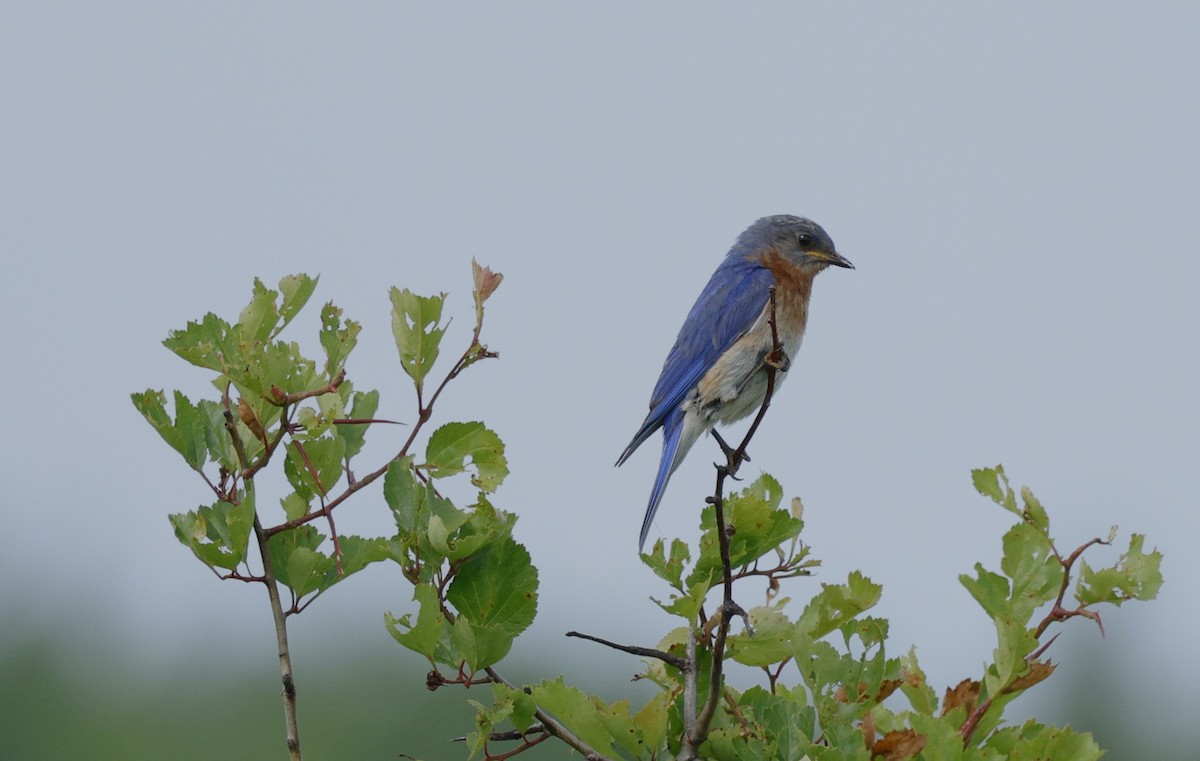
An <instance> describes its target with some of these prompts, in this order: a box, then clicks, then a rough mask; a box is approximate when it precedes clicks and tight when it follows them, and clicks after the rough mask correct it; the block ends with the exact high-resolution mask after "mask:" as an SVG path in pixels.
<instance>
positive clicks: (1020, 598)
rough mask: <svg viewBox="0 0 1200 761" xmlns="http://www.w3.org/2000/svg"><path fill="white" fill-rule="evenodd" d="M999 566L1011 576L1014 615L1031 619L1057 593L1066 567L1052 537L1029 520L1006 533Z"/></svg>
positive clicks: (1021, 618)
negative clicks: (1051, 539)
mask: <svg viewBox="0 0 1200 761" xmlns="http://www.w3.org/2000/svg"><path fill="white" fill-rule="evenodd" d="M1000 569H1001V570H1002V571H1004V573H1005V574H1006V575H1007V576H1008V577H1009V578H1010V579H1012V592H1011V596H1012V597H1011V599H1012V607H1011V610H1012V614H1013V615H1014V616H1016V617H1017V618H1018V619H1020V620H1021V621H1028V620H1029V618H1030V616H1032V615H1033V611H1034V610H1035V609H1036V608H1038V607H1039V606H1040V605H1042V604H1044V603H1047V602H1049V601H1051V600H1053V599H1054V598H1055V597H1056V596H1057V595H1058V590H1059V587H1061V585H1062V582H1063V573H1064V571H1063V568H1062V564H1061V563H1060V562H1059V560H1058V556H1057V555H1055V554H1054V548H1053V547H1052V546H1051V545H1050V540H1049V539H1048V538H1047V537H1046V535H1045V534H1043V533H1042V532H1041V531H1039V530H1038V529H1036V528H1034V527H1033V526H1032V525H1031V524H1028V523H1018V524H1017V525H1015V526H1013V527H1012V528H1011V529H1009V531H1008V532H1007V533H1006V534H1005V535H1004V558H1003V559H1002V560H1001V561H1000Z"/></svg>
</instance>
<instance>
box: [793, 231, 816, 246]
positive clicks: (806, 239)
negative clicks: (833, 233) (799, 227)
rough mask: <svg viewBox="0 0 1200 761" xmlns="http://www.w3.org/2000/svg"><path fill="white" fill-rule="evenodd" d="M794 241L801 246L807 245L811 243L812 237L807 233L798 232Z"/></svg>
mask: <svg viewBox="0 0 1200 761" xmlns="http://www.w3.org/2000/svg"><path fill="white" fill-rule="evenodd" d="M796 242H797V243H799V244H800V246H801V247H808V246H811V245H812V242H813V237H812V236H811V235H809V234H808V233H800V234H799V235H798V236H796Z"/></svg>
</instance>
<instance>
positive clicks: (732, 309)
mask: <svg viewBox="0 0 1200 761" xmlns="http://www.w3.org/2000/svg"><path fill="white" fill-rule="evenodd" d="M774 282H775V278H774V275H773V274H772V273H771V271H770V270H769V269H767V268H766V267H765V266H763V265H762V264H761V263H760V262H758V261H753V260H750V259H747V258H745V257H741V256H731V257H728V258H726V259H725V260H724V261H723V262H721V265H720V266H719V267H717V270H716V272H714V273H713V276H712V278H711V279H710V280H709V281H708V285H706V286H705V287H704V290H703V291H701V293H700V297H699V298H698V299H696V303H695V304H694V305H693V306H692V311H690V312H689V313H688V316H687V319H686V320H685V321H684V323H683V328H681V329H680V331H679V336H678V337H677V338H676V339H675V345H674V346H673V347H672V348H671V352H670V353H669V354H668V355H667V360H666V362H664V363H663V370H662V375H660V376H659V377H658V383H657V384H656V385H655V387H654V393H653V394H652V395H651V397H650V414H649V415H647V416H646V420H645V421H644V422H643V423H642V427H641V428H640V429H638V432H637V434H635V435H634V437H633V440H632V441H631V442H629V446H628V447H626V448H625V451H624V452H623V453H622V454H621V458H620V459H619V460H618V461H617V464H618V465H620V464H621V463H622V462H624V461H625V460H626V459H627V458H628V457H629V455H631V454H633V451H634V450H635V449H637V448H638V446H640V445H641V444H642V442H644V441H645V440H646V439H648V438H650V436H651V435H652V434H653V433H654V432H655V431H657V430H658V429H659V428H661V427H662V425H663V422H664V421H665V420H666V418H667V416H668V415H669V414H670V413H671V411H672V410H674V409H676V408H677V407H678V406H679V405H680V404H681V403H682V402H683V400H684V397H685V396H687V393H688V392H689V391H691V390H692V389H693V388H695V386H696V384H697V383H699V382H700V378H702V377H703V376H704V374H705V373H706V372H708V370H709V368H711V367H712V366H713V364H714V363H716V361H717V358H718V357H720V356H721V355H722V354H724V353H725V351H726V349H728V348H729V347H730V346H732V345H733V342H734V341H736V340H737V339H738V336H740V335H742V334H743V333H745V332H746V331H747V330H749V329H750V328H751V326H753V325H754V321H755V320H757V319H758V316H759V315H760V314H762V311H763V308H764V307H765V306H766V304H767V300H768V298H769V292H770V288H771V285H772V284H773V283H774Z"/></svg>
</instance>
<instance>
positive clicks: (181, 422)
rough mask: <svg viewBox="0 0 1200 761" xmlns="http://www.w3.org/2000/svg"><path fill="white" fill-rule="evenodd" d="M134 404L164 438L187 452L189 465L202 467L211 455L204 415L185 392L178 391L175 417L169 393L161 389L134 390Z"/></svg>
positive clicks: (172, 445) (196, 467) (185, 454)
mask: <svg viewBox="0 0 1200 761" xmlns="http://www.w3.org/2000/svg"><path fill="white" fill-rule="evenodd" d="M130 398H131V399H132V400H133V406H134V407H136V408H137V410H138V412H140V413H142V417H144V418H146V421H147V422H148V423H150V425H151V426H152V427H153V428H154V430H155V431H157V432H158V435H159V436H161V437H162V439H163V441H165V442H167V444H168V445H170V447H171V448H172V449H174V450H175V451H176V452H178V453H179V454H180V455H182V456H183V459H184V461H185V462H187V464H188V467H190V468H191V469H192V470H196V471H199V470H200V469H201V468H202V467H204V463H205V461H206V460H207V458H208V447H207V445H206V443H205V427H206V422H205V418H204V415H203V414H202V413H201V411H200V410H199V409H197V408H196V407H195V406H193V405H192V403H191V402H190V401H188V398H187V397H186V396H184V395H183V394H182V393H180V392H178V391H176V392H175V420H174V421H172V420H171V417H170V415H168V414H167V409H166V397H165V396H164V395H163V393H162V392H161V391H155V390H153V389H147V390H146V391H144V392H142V393H140V394H136V393H135V394H130Z"/></svg>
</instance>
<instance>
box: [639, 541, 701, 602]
mask: <svg viewBox="0 0 1200 761" xmlns="http://www.w3.org/2000/svg"><path fill="white" fill-rule="evenodd" d="M690 556H691V555H690V553H689V551H688V546H687V544H686V543H684V542H682V541H680V540H679V539H672V540H671V555H670V557H667V556H666V548H665V547H664V543H663V540H662V539H659V540H657V541H656V542H655V543H654V548H653V549H652V550H651V551H650V552H644V553H642V562H643V563H645V564H646V565H647V566H649V568H650V570H652V571H654V575H655V576H658V578H660V579H662V580H663V581H665V582H667V583H668V584H670V585H671V586H672V587H674V588H675V589H678V590H679V591H681V592H682V591H683V571H684V566H685V565H686V564H687V561H688V559H689V558H690Z"/></svg>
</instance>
